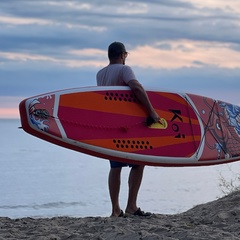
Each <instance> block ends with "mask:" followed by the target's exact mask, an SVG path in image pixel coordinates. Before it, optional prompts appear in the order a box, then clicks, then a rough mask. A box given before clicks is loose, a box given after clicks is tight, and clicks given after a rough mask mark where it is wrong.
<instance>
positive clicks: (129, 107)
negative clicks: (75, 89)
mask: <svg viewBox="0 0 240 240" xmlns="http://www.w3.org/2000/svg"><path fill="white" fill-rule="evenodd" d="M59 106H64V107H71V108H79V109H87V110H93V111H100V112H106V113H117V114H124V115H130V116H138V117H139V116H140V117H145V116H146V113H145V111H144V109H143V108H142V107H141V106H140V105H139V104H136V103H134V102H125V101H119V100H116V101H115V100H105V98H104V95H103V94H101V93H94V92H86V93H83V92H81V93H71V94H65V95H62V96H61V97H60V103H59Z"/></svg>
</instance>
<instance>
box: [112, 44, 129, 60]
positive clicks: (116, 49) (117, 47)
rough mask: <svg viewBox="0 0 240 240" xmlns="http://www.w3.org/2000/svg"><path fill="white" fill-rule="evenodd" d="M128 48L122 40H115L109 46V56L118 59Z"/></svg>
mask: <svg viewBox="0 0 240 240" xmlns="http://www.w3.org/2000/svg"><path fill="white" fill-rule="evenodd" d="M126 52H127V51H126V48H125V46H124V44H123V43H121V42H113V43H111V44H110V45H109V47H108V58H109V59H116V58H118V57H119V55H120V54H122V53H126Z"/></svg>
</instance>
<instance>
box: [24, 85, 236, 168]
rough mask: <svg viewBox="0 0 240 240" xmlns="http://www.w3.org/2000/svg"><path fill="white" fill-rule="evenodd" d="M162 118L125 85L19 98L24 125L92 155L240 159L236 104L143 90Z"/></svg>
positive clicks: (193, 162)
mask: <svg viewBox="0 0 240 240" xmlns="http://www.w3.org/2000/svg"><path fill="white" fill-rule="evenodd" d="M147 94H148V96H149V99H150V101H151V103H152V105H153V107H154V108H155V110H156V112H157V113H158V114H159V115H160V116H161V118H162V119H161V122H159V123H155V124H152V125H151V126H147V124H146V119H147V113H146V112H145V110H144V108H143V107H142V105H141V104H140V103H139V102H138V100H137V99H136V98H135V96H134V95H133V93H132V91H131V90H130V89H129V88H128V87H86V88H76V89H69V90H62V91H56V92H51V93H47V94H42V95H39V96H34V97H31V98H28V99H25V100H23V101H22V102H21V103H20V105H19V109H20V116H21V123H22V127H23V129H24V130H25V131H26V132H28V133H30V134H32V135H34V136H36V137H38V138H41V139H43V140H46V141H48V142H51V143H54V144H57V145H60V146H62V147H65V148H69V149H72V150H76V151H79V152H82V153H86V154H90V155H93V156H97V157H101V158H105V159H111V160H117V161H121V162H130V163H137V164H144V165H153V166H200V165H213V164H221V163H228V162H232V161H237V160H239V159H240V107H238V106H234V105H232V104H229V103H225V102H222V101H217V100H214V99H211V98H207V97H203V96H197V95H193V94H185V93H175V92H165V91H156V90H147Z"/></svg>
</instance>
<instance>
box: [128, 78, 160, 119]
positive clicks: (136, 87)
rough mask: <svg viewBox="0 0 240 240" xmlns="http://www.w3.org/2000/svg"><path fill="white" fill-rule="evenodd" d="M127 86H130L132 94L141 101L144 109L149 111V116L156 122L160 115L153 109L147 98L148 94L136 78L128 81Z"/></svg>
mask: <svg viewBox="0 0 240 240" xmlns="http://www.w3.org/2000/svg"><path fill="white" fill-rule="evenodd" d="M128 86H129V87H130V88H131V90H132V91H133V93H134V95H135V96H136V97H137V99H138V100H139V101H140V102H141V104H142V105H143V106H144V107H145V108H146V110H147V111H148V113H149V116H150V117H152V118H153V120H154V121H155V122H158V121H159V120H160V117H159V115H158V114H157V113H156V111H155V110H154V108H153V106H152V104H151V102H150V100H149V98H148V95H147V93H146V91H145V90H144V88H143V87H142V85H141V84H140V83H139V82H138V81H137V80H131V81H129V82H128Z"/></svg>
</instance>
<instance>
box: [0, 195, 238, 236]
mask: <svg viewBox="0 0 240 240" xmlns="http://www.w3.org/2000/svg"><path fill="white" fill-rule="evenodd" d="M0 239H1V240H2V239H34V240H36V239H44V240H45V239H55V240H58V239H99V240H100V239H109V240H110V239H111V240H112V239H127V240H135V239H150V240H153V239H163V240H174V239H183V240H188V239H189V240H195V239H196V240H202V239H206V240H210V239H216V240H237V239H240V192H235V193H232V194H230V195H228V196H226V197H224V198H221V199H218V200H216V201H213V202H210V203H207V204H203V205H199V206H196V207H194V208H193V209H191V210H189V211H187V212H184V213H181V214H176V215H161V214H157V215H154V216H151V217H149V218H141V217H126V218H102V217H87V218H70V217H56V218H50V219H46V218H44V219H43V218H41V219H33V218H22V219H10V218H4V217H1V218H0Z"/></svg>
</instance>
